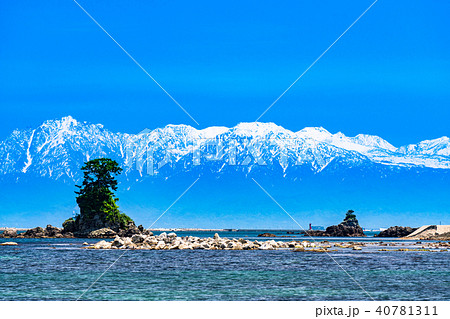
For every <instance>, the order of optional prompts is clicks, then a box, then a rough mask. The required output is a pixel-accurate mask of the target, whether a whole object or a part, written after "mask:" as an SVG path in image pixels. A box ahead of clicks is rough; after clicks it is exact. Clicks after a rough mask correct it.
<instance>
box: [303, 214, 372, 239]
mask: <svg viewBox="0 0 450 319" xmlns="http://www.w3.org/2000/svg"><path fill="white" fill-rule="evenodd" d="M306 235H308V236H312V237H366V235H365V234H364V231H363V229H362V228H361V226H359V223H358V220H357V219H356V215H355V214H354V211H353V210H349V211H348V212H347V213H346V215H345V218H344V221H343V222H342V223H340V224H339V225H332V226H329V227H327V229H326V230H308V231H306Z"/></svg>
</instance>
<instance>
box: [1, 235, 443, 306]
mask: <svg viewBox="0 0 450 319" xmlns="http://www.w3.org/2000/svg"><path fill="white" fill-rule="evenodd" d="M179 234H180V235H181V233H179ZM256 234H257V232H246V233H245V232H238V233H236V232H232V233H230V234H229V235H230V236H225V235H226V234H225V233H221V236H222V237H235V238H239V237H245V236H248V237H247V238H248V239H253V238H256V237H255V236H256ZM280 234H281V233H280ZM284 234H285V232H284ZM189 235H194V234H193V233H189ZM197 235H202V236H210V235H211V234H209V233H203V232H202V233H198V234H197ZM296 236H297V237H298V236H299V235H296ZM279 239H282V238H279ZM279 239H277V240H279ZM283 239H284V240H291V239H292V238H283ZM317 240H323V238H320V239H319V238H318V239H317ZM327 240H330V239H327ZM332 240H333V239H331V240H330V241H332ZM335 240H339V241H342V238H340V239H335ZM349 240H350V239H349ZM362 240H365V241H368V242H370V241H375V240H376V241H379V239H374V238H366V239H356V241H362ZM385 240H388V241H392V239H385ZM0 241H1V242H5V241H10V240H5V239H0ZM14 241H16V242H18V243H19V246H0V288H1V291H2V293H1V294H0V300H76V299H77V298H78V297H79V296H80V295H81V294H82V293H83V292H84V291H85V290H86V289H87V287H89V286H90V285H91V284H92V283H93V282H94V281H95V280H96V279H97V278H98V277H99V276H100V275H101V274H102V273H103V272H104V271H105V270H106V269H107V268H108V267H109V266H110V265H111V264H112V263H113V262H114V261H115V260H116V259H117V258H118V257H119V256H120V255H121V254H123V252H124V251H118V250H110V251H109V250H84V249H80V247H81V245H82V243H83V242H84V241H89V242H96V241H97V240H84V239H16V240H14ZM410 244H413V243H412V242H411V243H410ZM383 248H385V247H383ZM392 248H399V247H392ZM330 255H331V256H332V257H333V258H335V259H336V261H337V262H338V263H339V264H341V265H342V267H343V268H344V269H345V270H346V271H347V272H348V273H349V274H350V275H351V276H352V277H354V279H355V280H357V281H358V282H359V283H360V284H361V286H362V287H363V288H364V289H365V290H366V291H367V292H368V293H369V294H370V295H371V296H372V297H373V298H374V299H376V300H450V271H449V265H450V252H435V253H432V252H420V251H416V252H394V251H392V252H380V251H378V247H370V246H369V247H365V248H363V250H362V251H350V250H341V251H337V252H331V253H330ZM367 299H370V297H369V296H368V295H367V294H366V293H365V292H364V291H363V290H361V288H359V287H358V286H357V285H356V284H355V282H354V281H353V280H352V279H351V278H349V276H348V275H347V274H345V272H343V271H342V269H341V268H340V267H339V266H338V265H336V263H335V262H334V261H333V260H332V259H331V258H330V256H328V255H326V254H321V253H295V252H292V251H290V250H276V251H258V250H257V251H227V250H220V251H197V250H194V251H186V250H182V251H143V250H133V251H126V252H125V254H124V255H123V256H122V258H120V259H119V260H118V261H117V263H116V264H115V265H114V266H113V267H111V269H110V270H109V271H108V272H106V274H105V275H104V276H103V277H102V278H101V279H100V280H99V281H98V282H97V283H96V284H95V285H94V286H93V287H92V289H91V290H89V291H88V292H87V293H86V294H85V295H84V296H83V298H82V300H367Z"/></svg>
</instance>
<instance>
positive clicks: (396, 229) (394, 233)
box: [375, 226, 417, 237]
mask: <svg viewBox="0 0 450 319" xmlns="http://www.w3.org/2000/svg"><path fill="white" fill-rule="evenodd" d="M416 229H417V228H411V227H402V226H393V227H389V228H388V229H386V230H383V231H382V232H380V233H379V234H378V235H376V236H375V237H405V236H408V235H409V234H411V233H413V232H414V231H415V230H416Z"/></svg>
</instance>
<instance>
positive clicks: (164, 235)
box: [158, 233, 167, 239]
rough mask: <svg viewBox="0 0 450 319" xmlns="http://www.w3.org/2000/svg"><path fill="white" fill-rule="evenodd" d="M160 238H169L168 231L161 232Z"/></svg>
mask: <svg viewBox="0 0 450 319" xmlns="http://www.w3.org/2000/svg"><path fill="white" fill-rule="evenodd" d="M158 237H159V239H166V238H167V233H161V234H159V236H158Z"/></svg>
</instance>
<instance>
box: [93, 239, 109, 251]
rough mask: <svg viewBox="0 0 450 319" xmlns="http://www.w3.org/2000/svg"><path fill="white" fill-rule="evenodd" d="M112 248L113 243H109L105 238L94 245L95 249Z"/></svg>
mask: <svg viewBox="0 0 450 319" xmlns="http://www.w3.org/2000/svg"><path fill="white" fill-rule="evenodd" d="M110 248H111V243H108V242H106V241H104V240H102V241H99V242H98V243H96V244H95V245H94V249H110Z"/></svg>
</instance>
